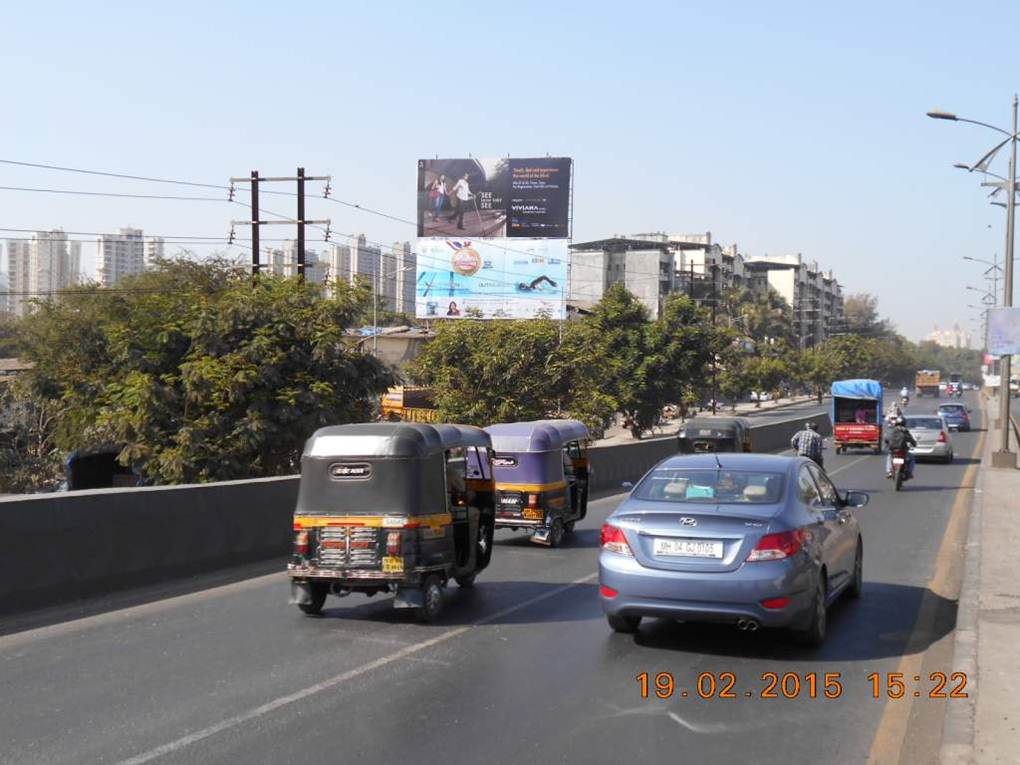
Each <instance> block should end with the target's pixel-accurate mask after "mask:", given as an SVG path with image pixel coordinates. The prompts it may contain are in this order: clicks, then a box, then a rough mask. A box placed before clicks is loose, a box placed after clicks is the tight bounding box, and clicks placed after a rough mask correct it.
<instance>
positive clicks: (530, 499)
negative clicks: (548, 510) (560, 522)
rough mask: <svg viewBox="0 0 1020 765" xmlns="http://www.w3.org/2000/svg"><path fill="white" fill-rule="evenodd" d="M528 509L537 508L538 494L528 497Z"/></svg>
mask: <svg viewBox="0 0 1020 765" xmlns="http://www.w3.org/2000/svg"><path fill="white" fill-rule="evenodd" d="M528 507H538V494H529V495H528Z"/></svg>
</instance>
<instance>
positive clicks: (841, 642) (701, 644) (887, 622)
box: [618, 582, 957, 662]
mask: <svg viewBox="0 0 1020 765" xmlns="http://www.w3.org/2000/svg"><path fill="white" fill-rule="evenodd" d="M926 598H927V599H929V604H928V608H931V609H933V611H932V613H934V615H935V618H934V624H935V627H934V628H933V629H930V630H927V631H923V632H922V631H919V632H918V634H913V632H914V627H915V622H916V621H917V614H918V610H919V608H920V607H921V604H922V602H923V601H924V600H925V599H926ZM956 611H957V602H956V601H955V600H949V599H947V598H943V597H942V596H940V595H937V594H935V593H934V592H932V591H930V590H928V589H927V588H925V587H913V586H909V585H900V584H889V583H884V582H865V588H864V594H863V595H862V597H861V599H860V600H859V601H848V600H846V599H840V600H839V601H837V602H836V603H835V604H833V606H832V607H831V608H830V609H829V624H828V638H827V640H826V642H825V644H824V645H823V646H822V647H821V648H817V649H813V648H805V647H803V646H800V645H797V644H796V643H794V642H793V641H792V640H791V638H790V635H789V633H787V632H786V631H785V630H758V631H757V632H740V631H739V630H737V629H736V628H735V627H732V626H728V625H720V624H695V623H687V622H684V623H681V622H672V621H665V620H655V619H650V620H646V621H645V622H642V624H641V629H640V631H639V633H638V634H637V635H635V636H634V637H633V638H628V637H625V636H622V635H621V636H618V637H619V639H621V640H627V641H628V642H632V643H633V644H634V646H636V647H638V648H640V649H654V650H658V651H678V652H684V653H691V654H704V655H707V656H720V657H739V658H751V659H778V660H784V659H786V660H791V661H819V662H824V661H828V662H836V661H864V660H874V659H884V658H893V657H898V656H902V655H903V654H904V652H905V651H907V650H908V649H909V651H910V652H916V651H924V650H926V649H927V648H928V647H929V646H930V645H931V644H932V643H934V642H936V641H938V640H940V639H941V638H943V637H945V636H946V635H947V634H949V633H950V632H952V631H953V629H954V628H955V626H956Z"/></svg>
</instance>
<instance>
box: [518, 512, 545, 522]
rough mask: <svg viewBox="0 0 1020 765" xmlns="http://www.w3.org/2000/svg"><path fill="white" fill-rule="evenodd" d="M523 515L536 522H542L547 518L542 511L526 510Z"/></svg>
mask: <svg viewBox="0 0 1020 765" xmlns="http://www.w3.org/2000/svg"><path fill="white" fill-rule="evenodd" d="M521 515H522V516H523V517H524V518H529V519H531V520H535V521H540V520H542V519H543V518H544V517H545V513H544V512H543V511H541V510H524V511H523V512H522V513H521Z"/></svg>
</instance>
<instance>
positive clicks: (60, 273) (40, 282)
mask: <svg viewBox="0 0 1020 765" xmlns="http://www.w3.org/2000/svg"><path fill="white" fill-rule="evenodd" d="M80 270H81V242H73V241H69V240H68V238H67V234H65V233H64V232H63V231H61V230H59V229H54V230H53V231H37V232H36V233H34V234H33V235H32V238H31V239H29V240H28V241H15V240H10V239H9V240H7V271H8V274H7V276H8V280H9V282H10V286H9V289H10V292H11V293H12V294H11V295H10V296H9V298H10V299H9V301H8V308H9V310H10V311H11V312H12V313H14V314H15V315H16V316H24V315H25V314H26V313H28V310H29V303H28V301H29V300H30V299H32V298H33V297H46V296H47V295H49V294H51V293H53V292H56V291H58V290H61V289H64V288H65V287H70V286H72V285H74V284H77V283H78V278H79V277H78V275H79V271H80Z"/></svg>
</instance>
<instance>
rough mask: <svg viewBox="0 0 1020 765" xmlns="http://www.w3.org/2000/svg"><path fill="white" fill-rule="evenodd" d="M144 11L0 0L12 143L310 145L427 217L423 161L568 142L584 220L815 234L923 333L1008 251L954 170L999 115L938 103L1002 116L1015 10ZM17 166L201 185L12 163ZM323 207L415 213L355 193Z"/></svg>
mask: <svg viewBox="0 0 1020 765" xmlns="http://www.w3.org/2000/svg"><path fill="white" fill-rule="evenodd" d="M143 5H144V4H139V3H123V2H106V3H103V4H101V5H97V4H84V5H83V4H81V3H48V4H43V3H36V4H25V3H19V4H17V7H15V8H9V9H8V10H7V12H6V13H5V19H4V45H3V46H0V67H2V71H3V72H4V73H5V77H4V92H3V97H4V102H5V104H6V107H7V108H6V110H5V119H4V120H3V121H0V159H13V160H21V161H28V162H41V163H52V164H58V165H69V166H73V167H83V168H95V169H102V170H110V171H114V172H124V173H131V174H141V175H154V176H161V177H174V178H183V179H190V180H199V181H208V182H212V183H221V182H225V181H226V179H228V178H229V177H230V176H232V175H246V174H247V173H248V172H249V171H250V170H251V169H259V170H260V171H261V172H262V173H263V175H266V174H273V175H289V174H292V173H293V172H294V169H295V167H296V166H297V165H303V166H304V167H305V168H306V169H307V170H308V171H309V172H314V173H327V174H331V175H332V176H333V177H334V181H333V187H334V194H335V196H336V197H338V198H340V199H345V200H349V201H353V202H358V203H360V204H362V205H365V206H368V207H372V208H377V209H380V210H385V211H388V212H392V213H394V214H396V215H399V216H402V217H407V218H413V215H414V204H415V196H414V178H415V160H416V159H417V158H419V157H430V156H435V155H439V156H465V155H467V154H468V153H470V154H472V155H474V156H492V155H505V154H512V155H515V156H535V155H537V156H543V155H545V154H547V153H548V154H552V155H565V156H571V157H573V158H574V159H575V200H574V204H575V226H574V234H575V240H578V241H583V240H587V239H593V238H599V237H603V236H608V235H611V234H614V233H626V232H635V231H647V230H665V231H671V232H704V231H711V232H712V234H713V236H714V238H715V239H716V241H719V242H721V243H723V244H729V243H733V242H736V243H738V244H739V245H740V248H741V250H742V251H744V252H748V253H751V254H762V253H769V254H779V253H796V252H800V253H802V254H803V255H804V256H805V257H806V258H809V259H813V260H817V261H818V262H819V264H820V265H822V266H823V267H825V268H832V269H833V270H834V271H835V272H836V275H837V277H838V279H839V280H840V281H841V282H842V283H843V285H844V287H845V289H846V290H847V291H848V292H857V291H868V292H872V293H874V294H876V295H878V296H879V300H880V308H881V310H882V311H883V313H885V314H887V315H889V316H890V317H891V318H892V319H893V320H894V321H895V323H896V324H897V325H898V327H899V328H900V330H901V331H903V332H904V333H905V334H907V335H908V336H909V337H912V338H917V337H919V336H921V335H922V334H924V333H926V332H927V331H929V330H930V328H931V325H932V323H933V322H934V321H939V322H940V323H941V324H948V323H952V322H953V321H956V320H959V321H960V322H961V323H963V324H967V323H968V322H969V320H970V319H971V318H973V317H974V316H975V315H976V312H975V311H973V310H971V309H968V308H966V305H967V304H968V303H976V302H979V300H980V296H979V295H977V294H976V293H973V292H967V291H965V290H963V288H962V285H964V284H971V285H974V286H980V285H982V284H983V282H982V280H981V269H980V268H978V267H977V266H976V265H974V264H970V263H966V262H964V261H963V260H962V259H961V258H962V256H963V255H971V256H974V257H980V258H991V256H992V254H993V253H995V252H998V253H999V254H1000V256H1001V254H1002V252H1003V244H1004V241H1003V240H1004V219H1005V214H1004V212H1003V211H1002V209H1001V208H998V207H993V206H990V205H989V204H988V202H987V200H986V199H985V196H984V195H985V193H986V192H985V191H984V190H982V189H981V188H980V186H979V182H980V179H979V178H978V177H977V176H976V174H975V175H971V176H967V175H966V174H965V173H964V172H962V171H960V170H955V169H953V168H952V167H951V165H952V163H953V162H957V161H964V162H973V161H975V160H976V159H977V158H979V157H980V156H981V155H982V154H983V153H984V151H985V150H986V149H987V148H990V147H991V146H992V145H993V144H994V143H995V140H996V139H995V135H994V134H993V133H991V132H988V131H985V130H982V129H980V128H977V127H972V126H967V125H963V124H953V123H948V122H936V121H933V120H929V119H926V118H925V116H924V113H925V111H927V110H928V109H931V108H933V107H939V108H943V109H947V110H952V111H955V112H957V113H958V114H959V115H961V116H967V117H971V118H973V119H978V120H982V121H986V122H992V123H995V124H1000V125H1004V124H1005V123H1007V121H1008V119H1009V103H1010V98H1011V96H1012V94H1013V92H1014V91H1015V90H1017V89H1020V79H1018V77H1017V75H1016V72H1017V71H1018V69H1017V53H1016V50H1017V48H1016V44H1017V40H1018V30H1020V23H1018V22H1020V6H1017V5H1016V4H1012V7H1011V5H1010V4H1009V3H968V4H963V3H958V2H953V3H950V2H926V3H919V2H909V3H908V2H902V3H896V4H895V7H893V4H890V3H870V2H858V3H853V4H843V5H840V6H838V7H837V6H834V5H833V4H828V3H817V2H812V3H757V2H755V3H752V2H732V1H731V2H726V3H720V2H699V3H654V2H628V3H619V2H615V3H595V2H583V3H581V2H578V3H549V2H520V1H519V2H514V3H499V4H494V3H493V4H486V3H478V2H473V3H468V2H457V1H453V2H449V1H448V2H443V3H420V2H413V3H412V2H390V3H354V2H340V3H336V2H333V3H320V2H304V3H301V4H290V5H289V6H284V5H278V6H274V9H273V10H270V6H268V5H266V6H260V5H259V4H252V3H233V2H230V3H208V2H207V3H192V2H178V3H173V4H160V7H159V8H158V9H156V8H155V6H154V7H153V8H152V9H147V8H144V7H141V6H143ZM995 169H997V170H998V171H999V172H1004V171H1005V163H1004V161H1002V159H1000V161H999V164H998V167H997V168H995ZM0 185H6V186H31V187H49V188H67V189H79V190H114V191H126V192H136V193H161V192H162V193H171V194H180V195H184V194H200V195H205V194H206V192H201V191H198V190H189V189H186V188H183V187H181V188H175V187H161V186H154V185H152V184H146V183H136V182H128V181H119V180H116V181H115V180H111V179H101V178H90V177H87V176H81V175H72V174H65V173H58V172H49V171H42V170H30V169H22V168H16V167H12V166H6V165H0ZM212 193H213V194H215V192H212ZM263 203H264V205H266V206H270V204H269V201H268V200H264V202H263ZM292 204H293V200H292V199H289V198H285V197H281V198H279V199H276V200H273V205H272V206H271V209H277V210H281V211H282V212H288V213H289V212H291V210H290V208H291V206H292ZM309 214H310V215H315V216H316V217H332V219H333V221H334V223H333V228H334V229H335V230H338V231H341V232H365V233H366V234H367V235H368V236H369V238H370V239H375V240H378V241H382V242H391V241H393V240H395V239H409V238H412V237H413V235H414V231H413V228H412V227H410V226H406V225H403V224H400V223H396V222H393V221H390V220H386V219H384V218H379V217H375V216H371V215H368V214H365V213H362V212H358V211H355V210H351V209H349V208H344V207H341V206H339V205H333V204H328V203H324V202H310V203H309ZM244 217H245V211H244V210H243V208H240V207H236V206H232V205H229V204H221V203H215V202H180V201H158V200H121V199H100V198H87V197H70V196H67V197H64V196H56V195H45V194H31V193H26V192H9V191H0V226H3V227H10V228H37V227H44V228H50V227H54V226H62V227H64V228H65V229H67V230H81V231H111V230H115V229H116V228H118V227H120V226H124V225H134V226H140V227H143V228H145V229H146V231H147V232H151V233H155V234H169V235H176V236H181V235H222V234H225V233H226V231H227V230H228V227H229V221H230V219H232V218H244ZM989 225H990V226H991V228H989ZM270 230H271V231H272V233H271V234H270V233H266V234H264V236H289V235H290V234H291V231H290V229H289V228H284V227H275V228H274V229H270ZM0 235H2V234H0ZM93 250H94V248H93V247H92V246H91V245H85V247H84V250H83V254H84V256H85V260H86V262H87V269H91V267H92V264H91V261H92V256H93Z"/></svg>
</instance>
